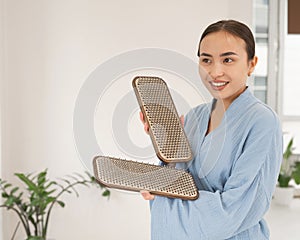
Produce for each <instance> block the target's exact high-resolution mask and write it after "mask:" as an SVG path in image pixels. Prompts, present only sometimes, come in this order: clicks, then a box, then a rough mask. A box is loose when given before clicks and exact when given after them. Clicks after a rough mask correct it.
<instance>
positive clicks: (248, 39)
mask: <svg viewBox="0 0 300 240" xmlns="http://www.w3.org/2000/svg"><path fill="white" fill-rule="evenodd" d="M220 31H225V32H228V33H230V34H232V35H234V36H237V37H239V38H241V39H243V40H244V42H245V44H246V52H247V55H248V60H251V59H253V58H254V56H255V42H254V37H253V34H252V32H251V30H250V29H249V27H248V26H247V25H245V24H244V23H241V22H238V21H235V20H222V21H218V22H216V23H213V24H211V25H209V26H208V27H207V28H206V29H205V30H204V32H203V33H202V35H201V38H200V42H199V46H198V53H197V55H198V57H200V52H199V51H200V44H201V42H202V40H203V39H204V38H205V37H206V36H207V35H208V34H210V33H214V32H220Z"/></svg>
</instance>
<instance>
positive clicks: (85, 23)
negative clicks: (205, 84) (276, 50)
mask: <svg viewBox="0 0 300 240" xmlns="http://www.w3.org/2000/svg"><path fill="white" fill-rule="evenodd" d="M3 1H4V9H3V13H4V20H5V22H4V47H5V48H4V55H2V54H1V55H2V57H3V56H4V57H3V58H4V61H5V64H4V82H3V83H2V86H1V90H2V89H5V91H3V90H2V91H1V94H2V96H1V101H2V104H3V107H2V109H1V110H2V112H1V117H2V144H3V145H2V174H1V176H2V177H3V178H5V179H9V180H11V181H14V178H13V173H15V172H18V171H23V172H32V171H38V170H42V169H44V168H48V169H49V173H50V175H51V176H53V177H61V176H63V175H65V174H69V173H72V172H82V171H83V170H84V167H83V165H82V164H81V162H80V160H79V157H78V154H77V152H76V147H75V144H74V140H73V129H72V117H73V110H74V104H75V101H76V97H77V94H78V92H79V90H80V87H81V86H82V84H83V83H84V81H85V80H86V78H87V76H88V75H89V74H90V73H91V71H93V70H94V69H95V68H96V67H97V66H98V65H99V64H101V63H102V62H104V61H105V60H107V59H109V58H111V57H112V56H115V55H117V54H119V53H122V52H125V51H129V50H132V49H138V48H144V47H158V48H166V49H170V50H174V51H176V52H179V53H181V54H184V55H186V56H188V57H190V58H192V59H194V60H196V58H195V51H196V47H197V43H198V39H199V36H200V33H201V31H202V30H203V28H204V27H206V26H207V25H208V24H209V23H211V22H212V21H215V20H218V19H223V18H237V19H239V20H242V21H244V22H246V23H248V24H251V23H252V1H251V0H247V1H243V4H241V3H240V2H241V1H239V0H234V1H233V0H227V1H219V0H211V1H204V0H190V1H174V0H167V1H159V0H153V1H138V0H127V1H122V0H111V1H100V0H99V1H85V0H52V1H46V0H27V1H22V0H3ZM245 9H247V11H246V10H245ZM65 199H66V202H67V207H66V208H65V209H60V208H59V207H57V208H56V209H55V215H53V218H52V222H51V223H52V224H51V226H50V234H49V236H50V237H53V238H55V239H56V240H60V239H73V240H77V239H78V240H79V239H80V240H81V239H89V240H93V239H106V240H110V239H111V240H113V239H121V238H122V239H131V240H134V239H149V238H150V231H149V225H150V220H149V217H150V215H149V209H148V203H147V202H145V201H143V200H142V199H141V197H140V196H139V195H138V194H132V193H122V192H120V191H113V192H112V196H111V199H110V200H109V201H107V200H105V199H103V198H101V197H100V193H98V192H97V191H96V190H95V189H80V197H79V198H76V197H75V196H66V197H65ZM4 219H5V220H4V221H3V231H4V232H3V239H9V238H10V236H11V234H12V232H13V229H14V227H15V225H16V219H15V217H14V216H13V215H11V214H8V213H6V212H4ZM22 234H23V233H22V232H21V231H20V232H19V236H18V237H20V236H21V235H22ZM20 238H21V237H20Z"/></svg>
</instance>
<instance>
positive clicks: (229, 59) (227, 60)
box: [223, 58, 233, 63]
mask: <svg viewBox="0 0 300 240" xmlns="http://www.w3.org/2000/svg"><path fill="white" fill-rule="evenodd" d="M223 62H224V63H232V62H233V59H232V58H225V59H224V61H223Z"/></svg>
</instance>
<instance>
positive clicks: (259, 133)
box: [150, 89, 283, 240]
mask: <svg viewBox="0 0 300 240" xmlns="http://www.w3.org/2000/svg"><path fill="white" fill-rule="evenodd" d="M214 101H215V100H214ZM214 101H212V103H209V104H202V105H199V106H198V107H196V108H194V109H192V110H191V111H190V112H189V113H188V114H187V116H186V117H185V131H186V134H187V136H188V138H189V141H190V144H191V147H192V150H193V154H194V159H193V160H192V161H191V162H189V163H187V164H182V163H180V164H177V166H176V167H177V168H185V169H187V171H189V172H190V173H191V174H192V175H193V177H194V179H195V182H196V184H197V187H198V189H199V198H198V199H197V200H194V201H186V200H181V199H172V198H167V197H161V196H156V197H155V199H154V200H152V201H151V202H150V207H151V239H152V240H198V239H199V240H208V239H209V240H224V239H235V240H237V239H241V240H248V239H251V240H261V239H269V230H268V227H267V224H266V222H265V221H264V220H263V216H264V214H265V213H266V211H267V210H268V209H269V206H270V202H271V199H272V193H273V191H274V188H275V185H276V181H277V176H278V173H279V170H280V164H281V160H282V149H283V148H282V131H281V126H280V122H279V120H278V117H277V116H276V114H275V113H274V112H273V111H272V110H271V109H270V108H269V107H268V106H266V105H265V104H263V103H262V102H260V101H259V100H258V99H256V98H255V97H254V96H253V95H252V93H251V92H250V90H249V89H246V90H245V91H244V92H243V93H242V94H241V95H240V96H239V97H238V98H237V99H235V100H234V102H233V103H232V104H231V105H230V106H229V108H228V109H227V111H226V112H225V115H224V117H223V119H222V122H221V124H220V125H219V126H218V128H216V129H215V130H214V131H212V132H210V133H209V134H208V135H206V131H207V126H208V122H209V117H210V113H211V109H212V107H213V105H214Z"/></svg>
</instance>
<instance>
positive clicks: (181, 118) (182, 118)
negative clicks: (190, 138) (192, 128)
mask: <svg viewBox="0 0 300 240" xmlns="http://www.w3.org/2000/svg"><path fill="white" fill-rule="evenodd" d="M180 122H181V124H182V126H184V116H183V115H181V116H180Z"/></svg>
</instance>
